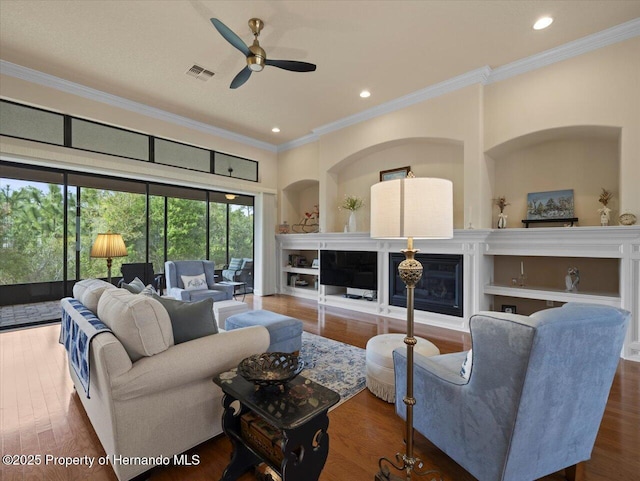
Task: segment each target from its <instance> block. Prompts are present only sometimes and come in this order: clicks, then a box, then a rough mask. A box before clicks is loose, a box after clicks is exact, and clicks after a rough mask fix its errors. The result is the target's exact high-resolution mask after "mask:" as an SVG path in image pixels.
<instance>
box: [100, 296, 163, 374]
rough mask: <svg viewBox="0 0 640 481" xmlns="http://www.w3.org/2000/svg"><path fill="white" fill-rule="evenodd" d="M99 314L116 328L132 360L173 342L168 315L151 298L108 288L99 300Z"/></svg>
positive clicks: (114, 329)
mask: <svg viewBox="0 0 640 481" xmlns="http://www.w3.org/2000/svg"><path fill="white" fill-rule="evenodd" d="M98 317H99V318H100V320H101V321H102V322H104V323H105V324H106V325H107V326H109V328H110V329H111V330H112V331H113V334H114V335H115V336H116V337H117V338H118V340H119V341H120V342H121V343H122V345H123V346H124V348H125V350H126V351H127V354H129V357H130V358H131V361H132V362H136V361H137V360H138V359H141V358H143V357H146V356H153V355H154V354H158V353H160V352H163V351H166V350H167V349H168V348H169V347H171V346H173V344H174V341H173V330H172V328H171V320H170V319H169V314H168V313H167V310H166V309H165V308H164V307H163V306H162V304H160V303H159V302H158V301H157V300H155V299H153V298H151V297H148V296H139V295H137V294H131V293H130V292H129V291H127V290H125V289H108V290H106V291H105V292H104V293H103V295H102V297H100V301H99V302H98Z"/></svg>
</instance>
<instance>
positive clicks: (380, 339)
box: [366, 334, 440, 403]
mask: <svg viewBox="0 0 640 481" xmlns="http://www.w3.org/2000/svg"><path fill="white" fill-rule="evenodd" d="M405 337H406V335H405V334H380V335H378V336H374V337H372V338H371V339H369V341H368V342H367V352H366V359H367V388H368V389H369V391H371V392H372V393H373V394H374V395H375V396H377V397H379V398H380V399H384V400H385V401H387V402H389V403H392V402H395V400H396V391H395V381H394V374H393V350H394V349H397V348H399V347H405V348H406V344H405V343H404V338H405ZM416 340H417V341H418V342H417V344H416V345H415V346H414V348H413V352H414V353H419V354H421V355H423V356H436V355H438V354H440V350H439V349H438V348H437V347H436V346H435V345H433V343H431V342H429V341H427V340H426V339H423V338H421V337H416Z"/></svg>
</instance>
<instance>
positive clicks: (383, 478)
mask: <svg viewBox="0 0 640 481" xmlns="http://www.w3.org/2000/svg"><path fill="white" fill-rule="evenodd" d="M414 474H416V473H414ZM418 476H420V475H419V474H418ZM373 479H374V481H407V480H408V479H412V478H411V477H408V478H407V477H405V476H399V475H397V474H391V473H390V472H389V470H382V469H381V470H380V471H378V472H377V473H376V476H375V478H373ZM431 481H442V478H441V477H439V476H438V477H437V478H431Z"/></svg>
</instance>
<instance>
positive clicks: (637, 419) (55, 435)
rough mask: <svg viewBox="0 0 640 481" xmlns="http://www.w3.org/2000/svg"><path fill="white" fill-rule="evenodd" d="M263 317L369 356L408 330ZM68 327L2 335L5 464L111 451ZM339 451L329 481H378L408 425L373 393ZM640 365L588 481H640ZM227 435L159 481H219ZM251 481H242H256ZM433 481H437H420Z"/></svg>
mask: <svg viewBox="0 0 640 481" xmlns="http://www.w3.org/2000/svg"><path fill="white" fill-rule="evenodd" d="M247 302H248V303H250V304H251V303H253V305H254V308H256V309H259V308H264V309H269V310H273V311H277V312H281V313H283V314H288V315H291V316H294V317H297V318H299V319H302V320H303V321H304V329H305V330H306V331H308V332H311V333H314V334H320V335H322V336H325V337H329V338H332V339H336V340H338V341H342V342H347V343H350V344H353V345H355V346H359V347H363V348H364V347H365V344H366V342H367V340H368V339H369V338H370V337H372V336H374V335H376V334H380V333H385V332H403V331H404V323H403V322H402V321H397V320H392V319H387V318H382V317H376V316H371V315H364V314H358V313H355V312H353V311H345V310H339V309H330V308H327V309H320V310H318V308H317V306H316V303H315V302H310V301H304V300H299V299H295V298H292V297H288V296H270V297H264V298H259V297H256V298H255V299H254V298H253V296H247ZM58 333H59V326H58V325H54V326H45V327H37V328H33V329H25V330H21V331H13V332H4V333H2V334H0V376H1V378H0V391H1V394H0V396H1V398H0V415H1V425H0V426H1V430H2V431H1V434H2V455H6V454H24V455H31V454H41V455H42V456H43V457H44V456H45V455H46V454H50V455H53V456H56V457H58V456H71V457H81V456H88V457H92V458H98V457H100V456H104V451H103V450H102V447H101V445H100V443H99V441H98V438H97V436H96V435H95V433H94V431H93V428H92V427H91V424H90V422H89V420H88V418H87V417H86V415H85V413H84V410H83V408H82V404H81V403H80V400H79V399H78V397H77V394H76V393H75V392H74V390H73V385H72V383H71V380H70V378H69V373H68V371H67V364H66V363H67V361H66V356H65V353H64V350H63V348H62V346H60V345H59V344H58ZM416 335H418V336H421V337H426V338H428V339H430V340H431V341H433V342H434V343H435V344H436V345H437V346H438V347H439V348H440V350H441V352H443V353H447V352H455V351H460V350H462V349H468V348H469V347H470V346H469V344H470V341H469V337H468V335H466V334H462V333H458V332H453V331H448V330H444V329H438V328H431V327H427V326H423V325H417V326H416ZM329 418H330V425H329V435H330V452H329V457H328V460H327V465H326V466H325V469H324V471H323V473H322V476H321V478H320V479H321V480H322V481H360V480H363V481H373V477H374V474H375V473H376V472H377V470H378V458H379V457H380V456H387V457H393V456H394V454H395V453H396V452H398V451H402V448H403V446H402V439H403V423H402V421H401V420H400V419H399V418H398V417H397V416H396V415H395V413H394V409H393V406H392V405H390V404H387V403H385V402H383V401H381V400H379V399H378V398H376V397H374V396H373V395H371V394H370V393H369V392H368V391H367V390H364V391H363V392H361V393H360V394H358V395H356V396H355V397H354V398H352V399H350V400H349V401H347V402H346V403H344V404H342V405H341V406H339V407H338V408H336V409H335V410H333V411H332V412H331V413H330V414H329ZM415 447H416V454H417V455H418V456H419V457H420V458H421V459H423V460H425V462H426V464H427V466H429V467H433V468H436V469H438V470H439V471H440V472H441V473H442V478H443V479H444V480H445V481H467V480H468V481H471V480H473V479H474V478H473V477H472V476H470V475H469V474H468V473H467V472H466V471H464V470H463V469H462V468H461V467H460V466H458V465H457V464H456V463H454V462H453V461H452V460H451V459H449V458H448V457H447V456H446V455H444V454H443V453H442V452H441V451H439V450H438V449H437V448H435V447H434V446H433V445H432V444H430V443H429V442H428V441H427V440H426V439H425V438H424V437H423V436H421V435H420V434H419V433H416V446H415ZM639 449H640V364H639V363H633V362H630V361H620V365H619V366H618V371H617V374H616V377H615V381H614V384H613V388H612V390H611V395H610V397H609V402H608V404H607V409H606V412H605V415H604V419H603V422H602V425H601V428H600V432H599V435H598V438H597V441H596V445H595V449H594V451H593V456H592V459H591V460H590V461H588V462H587V463H586V469H585V479H586V480H587V481H605V480H607V481H608V480H616V481H634V480H640V456H639V455H638V452H639V451H638V450H639ZM230 451H231V450H230V443H229V442H228V440H227V439H226V438H225V437H224V436H223V435H222V436H219V437H217V438H215V439H213V440H210V441H208V442H206V443H204V444H202V445H200V446H198V447H196V448H194V449H193V450H192V451H191V452H190V454H198V455H199V456H200V464H199V465H198V466H192V467H185V466H182V467H162V468H155V469H154V470H152V471H151V472H150V473H149V477H150V479H152V480H154V481H156V480H157V481H159V480H182V479H188V480H215V481H217V480H219V479H220V476H221V475H222V472H223V470H224V467H225V466H226V464H227V462H228V460H229V456H230ZM86 479H90V480H116V477H115V475H114V474H113V471H112V470H111V468H110V467H108V466H93V467H92V468H89V467H87V466H73V467H68V468H65V467H62V466H54V465H51V464H49V465H46V466H44V465H40V466H22V467H15V466H6V465H4V464H2V465H0V480H3V481H4V480H6V481H9V480H12V481H13V480H86ZM253 479H255V478H254V477H253V475H251V474H246V475H245V476H243V477H242V478H241V480H240V481H251V480H253ZM416 479H427V478H416ZM544 479H545V480H547V481H553V480H556V481H558V480H562V479H564V477H563V476H562V475H561V474H560V473H557V474H554V475H552V476H548V477H546V478H544Z"/></svg>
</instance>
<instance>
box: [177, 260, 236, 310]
mask: <svg viewBox="0 0 640 481" xmlns="http://www.w3.org/2000/svg"><path fill="white" fill-rule="evenodd" d="M201 274H204V275H205V279H206V282H207V286H206V288H203V289H197V290H187V289H185V286H184V282H183V280H182V276H191V277H193V276H198V275H201ZM164 275H165V278H166V282H167V295H169V296H172V297H175V298H176V299H178V300H181V301H199V300H201V299H206V298H212V299H213V300H214V302H215V301H225V300H228V299H232V298H233V286H225V285H223V284H216V282H215V273H214V263H213V262H212V261H167V262H165V263H164Z"/></svg>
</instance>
